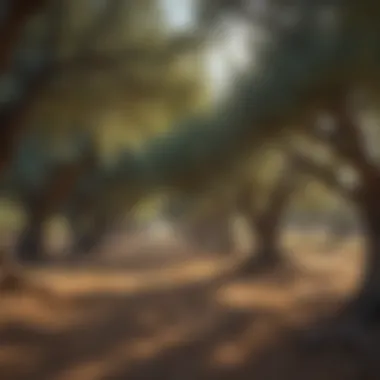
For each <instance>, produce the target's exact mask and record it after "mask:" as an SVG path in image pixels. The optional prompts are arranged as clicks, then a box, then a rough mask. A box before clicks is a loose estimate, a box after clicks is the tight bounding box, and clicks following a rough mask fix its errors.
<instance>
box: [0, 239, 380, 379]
mask: <svg viewBox="0 0 380 380" xmlns="http://www.w3.org/2000/svg"><path fill="white" fill-rule="evenodd" d="M358 250H359V248H358V245H355V244H353V243H351V244H350V245H349V246H346V247H344V248H342V252H335V253H334V254H333V255H331V256H329V257H327V256H326V255H325V256H323V255H318V254H317V253H315V254H306V253H305V247H302V249H301V248H299V250H298V251H297V252H296V253H295V254H294V256H295V261H296V262H297V263H298V264H299V273H298V274H295V275H294V277H284V276H280V275H279V274H277V275H275V276H259V277H257V278H254V279H243V278H237V276H236V275H234V266H235V265H236V264H237V263H236V259H233V258H232V259H228V258H217V257H215V256H211V255H210V256H202V255H200V254H199V253H198V254H197V255H192V253H191V252H190V253H189V252H188V253H187V254H185V253H183V254H182V256H181V260H178V258H177V259H175V260H174V259H173V260H172V261H171V260H170V259H168V257H171V258H173V257H174V256H175V255H173V254H169V252H168V257H166V258H165V254H164V253H161V254H162V263H164V265H161V264H160V261H159V260H157V259H156V261H155V265H151V266H150V268H148V269H142V266H138V265H137V266H136V267H135V266H131V267H130V269H122V268H119V269H118V270H117V269H108V270H95V269H91V270H85V269H81V268H77V269H74V268H71V269H70V268H66V269H59V268H54V269H51V268H35V269H30V270H28V276H30V278H31V280H33V281H35V282H38V283H39V284H42V285H44V286H46V288H47V289H48V290H49V292H51V294H52V295H53V296H52V297H46V296H45V295H39V294H35V293H32V292H28V291H25V292H23V293H22V294H15V295H3V296H2V298H1V300H0V379H1V380H11V379H12V380H19V379H20V380H21V379H25V380H100V379H104V380H105V379H113V380H116V379H131V380H133V379H152V380H154V379H164V380H177V379H178V380H202V379H226V380H227V379H231V380H238V379H256V380H272V379H273V380H277V379H278V380H282V379H283V380H300V379H302V380H304V379H309V380H330V379H331V380H342V379H344V380H346V379H347V380H348V379H358V380H359V379H363V380H364V379H379V378H380V375H376V372H377V373H380V372H379V370H380V364H378V360H377V357H376V354H377V353H380V343H378V342H380V340H379V339H376V336H375V335H376V334H374V336H373V337H372V339H371V346H368V347H367V348H366V349H365V350H364V351H363V350H358V349H357V348H355V347H354V348H353V347H349V346H344V345H341V344H339V343H338V342H336V341H326V342H324V343H323V344H322V345H321V346H315V347H314V346H313V345H311V344H310V342H307V341H306V340H305V333H304V331H305V330H306V331H307V329H312V328H314V327H315V326H316V323H317V320H318V318H320V317H321V316H323V315H325V314H327V313H329V312H331V313H333V312H334V310H336V309H338V308H339V302H340V301H342V300H343V299H344V297H346V296H347V294H348V293H349V292H350V291H351V290H352V286H353V284H354V282H355V276H356V275H357V270H356V268H357V263H358V253H359V252H358ZM168 251H169V250H168ZM301 253H302V254H301ZM140 257H144V258H142V259H141V260H143V261H145V262H146V263H147V262H152V261H151V260H149V255H147V254H145V255H141V256H140ZM133 260H134V261H133V262H134V263H136V262H137V261H138V260H136V257H134V259H133ZM379 337H380V335H379ZM376 341H377V342H376Z"/></svg>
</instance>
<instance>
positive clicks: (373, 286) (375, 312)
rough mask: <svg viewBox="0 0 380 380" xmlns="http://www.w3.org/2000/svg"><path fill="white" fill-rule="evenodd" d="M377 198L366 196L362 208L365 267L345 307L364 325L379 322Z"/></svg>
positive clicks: (379, 211)
mask: <svg viewBox="0 0 380 380" xmlns="http://www.w3.org/2000/svg"><path fill="white" fill-rule="evenodd" d="M377 194H378V193H377ZM377 198H378V197H376V196H370V195H369V196H367V197H366V202H365V205H364V206H363V208H362V218H363V222H364V224H365V233H366V237H365V238H366V247H365V255H366V256H365V267H364V270H363V273H362V283H361V286H360V287H359V289H358V291H357V294H356V296H355V297H354V299H353V301H352V302H350V304H349V305H348V307H347V309H346V312H348V315H349V316H350V317H351V318H353V319H355V320H357V321H359V322H360V323H365V324H366V325H370V324H377V323H379V322H380V202H379V200H378V199H377Z"/></svg>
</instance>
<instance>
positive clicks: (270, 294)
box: [217, 282, 290, 310]
mask: <svg viewBox="0 0 380 380" xmlns="http://www.w3.org/2000/svg"><path fill="white" fill-rule="evenodd" d="M287 290H288V289H286V288H285V289H279V288H278V287H270V286H265V285H260V284H252V283H249V282H247V283H243V282H242V283H235V284H229V285H226V286H223V287H221V288H220V289H219V291H218V294H217V301H218V302H219V303H220V304H221V305H224V306H228V307H231V308H236V309H247V308H248V309H250V308H254V307H263V308H268V309H273V310H280V309H283V308H286V307H287V305H289V302H290V296H289V290H288V291H287Z"/></svg>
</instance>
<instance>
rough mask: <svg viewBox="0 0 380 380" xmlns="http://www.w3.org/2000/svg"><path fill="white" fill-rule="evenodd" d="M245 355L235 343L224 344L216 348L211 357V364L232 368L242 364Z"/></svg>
mask: <svg viewBox="0 0 380 380" xmlns="http://www.w3.org/2000/svg"><path fill="white" fill-rule="evenodd" d="M244 360H245V355H244V354H243V353H242V349H241V348H240V347H238V344H236V343H226V344H224V345H221V346H219V347H217V348H216V350H215V351H214V353H213V354H212V356H211V364H216V365H218V366H222V367H234V366H238V365H241V364H242V363H244Z"/></svg>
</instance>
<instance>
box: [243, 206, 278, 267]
mask: <svg viewBox="0 0 380 380" xmlns="http://www.w3.org/2000/svg"><path fill="white" fill-rule="evenodd" d="M280 215H281V214H280V213H279V214H278V215H277V216H278V218H268V217H267V216H266V215H265V216H264V215H263V216H262V217H261V218H259V220H256V218H255V217H251V218H250V219H251V223H250V224H251V227H252V229H254V230H255V232H256V236H257V244H256V247H255V251H254V252H253V253H252V254H251V255H250V257H249V259H248V261H247V262H246V264H245V268H244V271H245V272H247V273H249V272H251V273H252V274H253V273H255V272H256V271H259V272H261V271H263V270H273V269H275V268H277V267H279V266H281V265H282V264H283V263H284V259H283V255H282V250H281V248H280V246H279V240H280V237H279V234H280V222H281V218H280Z"/></svg>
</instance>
